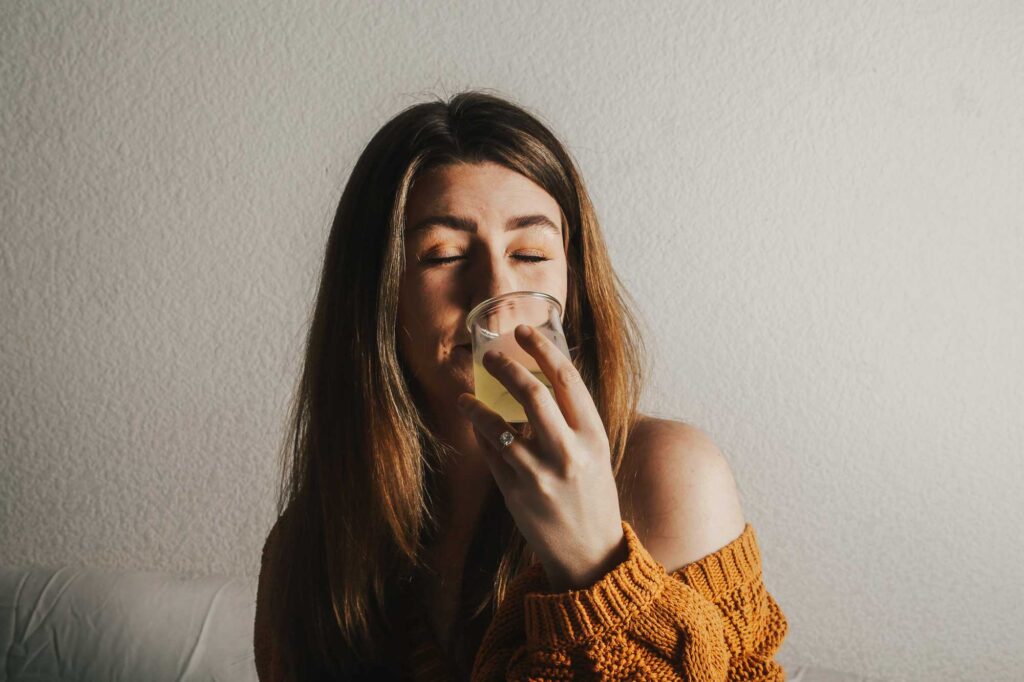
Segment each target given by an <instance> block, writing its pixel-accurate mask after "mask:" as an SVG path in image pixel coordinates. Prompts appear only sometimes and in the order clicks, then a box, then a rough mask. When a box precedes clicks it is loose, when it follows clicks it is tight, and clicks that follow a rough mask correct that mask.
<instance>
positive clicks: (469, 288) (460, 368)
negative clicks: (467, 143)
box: [398, 163, 567, 421]
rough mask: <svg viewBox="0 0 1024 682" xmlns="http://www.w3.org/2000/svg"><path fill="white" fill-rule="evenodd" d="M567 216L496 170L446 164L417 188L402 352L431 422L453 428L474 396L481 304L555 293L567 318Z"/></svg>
mask: <svg viewBox="0 0 1024 682" xmlns="http://www.w3.org/2000/svg"><path fill="white" fill-rule="evenodd" d="M560 216H561V214H560V212H559V208H558V203H557V202H556V201H555V200H554V198H553V197H552V196H551V195H549V194H548V193H547V192H545V191H544V190H543V189H541V188H540V186H538V185H537V184H535V183H534V182H533V181H532V180H529V179H528V178H526V177H525V176H523V175H520V174H519V173H516V172H515V171H511V170H509V169H507V168H505V167H504V166H501V165H498V164H494V163H482V164H456V165H450V166H443V167H440V168H437V169H434V170H432V171H430V172H429V173H426V174H424V175H422V176H420V177H419V178H418V179H417V180H416V182H415V183H414V185H413V187H412V189H411V191H410V194H409V197H408V201H407V203H406V213H405V225H406V229H405V263H406V265H405V271H404V272H403V274H402V282H401V286H400V290H399V300H398V352H399V355H400V356H401V357H402V358H403V359H404V361H405V362H406V364H407V366H408V367H409V368H410V370H411V371H412V372H413V374H414V375H415V378H416V380H417V381H418V383H419V386H420V387H421V389H422V391H423V392H424V394H425V397H426V399H427V401H428V405H429V406H430V409H431V412H433V416H434V417H437V416H438V415H448V416H449V418H452V420H453V421H454V417H453V416H454V415H458V414H459V412H458V411H457V410H456V409H455V399H456V398H457V397H458V396H459V394H460V393H463V392H469V393H472V392H473V354H472V347H471V345H470V335H469V332H468V330H467V329H466V316H467V315H468V314H469V312H470V310H472V309H473V307H474V306H476V304H478V303H480V302H481V301H484V300H486V299H488V298H491V297H493V296H497V295H499V294H503V293H506V292H509V291H518V290H522V289H528V290H531V291H542V292H544V293H547V294H550V295H551V296H553V297H554V298H556V299H558V301H559V303H561V304H562V310H565V297H566V282H567V264H566V259H565V252H564V250H563V246H562V230H563V229H564V226H563V225H562V224H561V217H560ZM523 218H529V220H520V219H523ZM517 221H518V223H517ZM517 224H525V226H523V227H516V225H517ZM508 228H512V229H508ZM436 259H445V260H440V261H439V260H436ZM449 259H450V260H449ZM539 259H543V260H539Z"/></svg>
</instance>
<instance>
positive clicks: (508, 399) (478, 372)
mask: <svg viewBox="0 0 1024 682" xmlns="http://www.w3.org/2000/svg"><path fill="white" fill-rule="evenodd" d="M517 362H520V363H522V361H521V360H519V359H518V358H517ZM535 363H536V361H534V363H533V364H535ZM530 374H532V375H533V376H535V377H536V378H537V379H538V380H540V382H541V383H542V384H544V385H545V386H547V387H548V391H550V392H551V396H552V397H554V395H555V389H553V388H552V387H551V382H550V381H548V378H547V376H546V375H545V374H544V372H542V371H541V370H539V369H536V370H534V369H531V370H530ZM473 381H474V383H475V386H474V394H475V395H476V399H477V400H479V401H480V402H482V403H483V404H485V405H487V406H488V407H489V408H491V409H492V410H494V411H495V412H497V413H498V414H500V415H501V416H502V418H503V419H504V420H505V421H507V422H508V423H510V424H513V423H517V422H518V423H522V422H526V421H529V419H527V417H526V410H524V409H523V406H522V405H521V404H520V403H519V401H518V400H516V399H515V398H514V397H512V394H511V393H509V392H508V389H507V388H505V386H504V384H502V383H501V382H500V381H498V380H497V379H496V378H495V377H494V375H493V374H491V373H490V372H488V371H487V369H486V368H484V366H483V364H482V363H481V362H480V360H479V359H478V358H473Z"/></svg>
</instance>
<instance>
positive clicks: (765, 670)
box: [256, 521, 788, 682]
mask: <svg viewBox="0 0 1024 682" xmlns="http://www.w3.org/2000/svg"><path fill="white" fill-rule="evenodd" d="M622 529H623V532H624V534H625V536H626V541H627V545H628V556H627V558H626V559H625V560H624V561H622V562H621V563H620V564H618V565H617V566H615V567H614V568H612V569H611V570H610V571H609V572H608V573H606V574H605V575H604V576H603V577H601V578H600V579H599V580H598V581H597V582H596V583H594V584H593V585H591V586H590V587H587V588H584V589H580V590H570V591H566V592H559V593H551V590H550V587H549V584H548V582H547V578H546V576H545V574H544V570H543V568H542V567H541V565H540V564H539V563H536V564H534V565H533V566H531V567H530V568H528V569H527V570H525V571H523V572H522V573H520V574H519V575H517V576H516V577H515V578H514V579H513V580H512V582H511V584H510V585H509V589H508V592H507V593H506V595H505V599H504V600H503V601H502V603H501V605H500V606H499V607H498V610H497V612H496V613H495V614H494V617H493V618H492V619H491V622H490V625H489V626H488V628H487V630H486V632H485V634H484V637H483V641H482V642H481V645H480V648H479V650H478V651H477V653H476V658H475V662H474V665H473V671H472V675H471V680H472V682H490V681H492V680H493V681H497V680H510V681H520V680H521V681H523V682H527V681H529V682H541V681H546V680H658V681H661V680H688V681H695V682H696V681H698V680H700V681H705V680H707V681H710V680H717V681H719V682H726V681H734V680H759V681H773V682H776V681H780V680H785V679H786V677H785V675H786V673H785V670H783V668H782V666H781V665H779V663H777V662H776V661H775V654H776V652H777V651H778V649H779V647H780V646H781V644H782V640H783V639H784V638H785V636H786V633H787V630H788V625H787V622H786V618H785V616H784V615H783V613H782V611H781V609H780V608H779V606H778V604H777V603H776V602H775V600H774V599H773V598H772V597H771V595H770V594H769V593H768V592H767V590H766V589H765V586H764V583H763V582H762V575H761V555H760V551H759V548H758V545H757V539H756V537H755V536H754V529H753V527H752V526H751V525H750V524H749V523H748V524H746V526H745V527H744V530H743V532H742V533H741V534H740V535H739V536H738V537H737V538H735V539H734V540H732V541H731V542H729V543H728V544H727V545H725V546H724V547H722V548H721V549H719V550H718V551H716V552H714V553H712V554H709V555H707V556H705V557H703V558H702V559H699V560H698V561H695V562H693V563H690V564H687V565H686V566H684V567H682V568H680V569H679V570H677V571H674V572H673V573H671V574H669V573H667V572H666V571H665V568H664V566H662V565H661V564H660V563H658V562H657V561H656V560H655V559H654V558H653V557H652V556H651V555H650V554H649V553H648V551H647V549H646V548H645V547H644V546H643V545H642V544H641V543H640V541H639V539H638V538H637V536H636V533H635V532H634V531H633V529H632V527H631V526H630V525H629V523H627V522H625V521H623V522H622ZM407 619H408V622H407V625H408V629H407V634H408V635H409V637H410V641H411V642H412V645H411V647H410V650H409V651H408V656H409V658H408V661H407V667H408V669H410V670H411V671H412V679H414V680H417V681H419V682H454V681H455V680H456V679H457V678H456V675H455V674H454V672H453V670H454V669H453V667H452V666H451V665H449V663H448V661H446V660H445V658H444V656H443V654H442V653H441V650H440V646H439V645H438V644H437V642H436V641H435V640H434V638H433V636H432V635H431V633H430V631H429V629H428V628H427V626H426V624H425V622H424V620H425V619H424V617H423V614H422V613H420V612H418V611H416V610H409V611H408V612H407ZM259 621H260V618H259V617H258V616H257V631H256V660H257V664H258V665H257V668H258V669H260V670H259V672H260V679H261V680H263V681H264V682H268V680H271V679H273V676H272V675H271V674H268V670H267V669H268V668H269V667H270V665H269V663H263V664H262V665H259V664H260V663H261V661H266V660H268V658H269V652H268V651H266V649H268V648H269V641H268V639H267V634H266V633H264V632H261V627H260V623H259Z"/></svg>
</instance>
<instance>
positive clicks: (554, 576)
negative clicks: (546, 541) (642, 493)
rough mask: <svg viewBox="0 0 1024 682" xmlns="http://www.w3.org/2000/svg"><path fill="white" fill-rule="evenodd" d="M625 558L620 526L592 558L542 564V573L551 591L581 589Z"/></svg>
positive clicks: (627, 548) (623, 539)
mask: <svg viewBox="0 0 1024 682" xmlns="http://www.w3.org/2000/svg"><path fill="white" fill-rule="evenodd" d="M627 558H629V545H628V544H627V542H626V535H625V534H624V533H623V532H622V527H621V526H620V527H619V534H618V538H617V539H616V540H615V541H614V542H613V543H612V544H611V546H610V547H609V548H607V549H605V550H604V551H603V552H600V553H598V554H597V555H595V556H594V557H593V558H592V559H590V560H586V561H580V562H577V563H574V564H573V565H561V564H552V565H544V573H545V576H546V577H547V580H548V585H549V586H550V587H551V590H552V592H556V593H557V592H567V591H569V590H582V589H585V588H587V587H590V586H591V585H593V584H594V583H596V582H597V581H599V580H600V579H601V578H603V577H604V576H605V575H607V574H608V573H609V572H610V571H611V570H612V569H613V568H615V567H616V566H618V565H619V564H621V563H622V562H623V561H625V560H626V559H627Z"/></svg>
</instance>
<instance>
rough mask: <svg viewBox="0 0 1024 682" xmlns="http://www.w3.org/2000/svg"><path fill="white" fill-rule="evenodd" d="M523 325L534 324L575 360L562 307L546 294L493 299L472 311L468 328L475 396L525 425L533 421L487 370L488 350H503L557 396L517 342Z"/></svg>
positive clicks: (516, 294) (521, 293) (519, 293)
mask: <svg viewBox="0 0 1024 682" xmlns="http://www.w3.org/2000/svg"><path fill="white" fill-rule="evenodd" d="M520 324H528V325H530V326H531V327H533V328H534V331H536V332H538V333H541V334H543V335H544V336H546V337H548V338H549V339H551V341H552V342H554V344H555V345H556V346H557V347H558V349H559V350H560V351H562V353H563V354H564V355H565V357H567V358H570V359H571V357H572V356H570V355H569V347H568V345H567V344H566V341H565V333H564V332H563V330H562V305H561V303H559V302H558V299H556V298H555V297H553V296H551V295H549V294H545V293H544V292H542V291H512V292H509V293H506V294H502V295H500V296H495V297H494V298H489V299H487V300H486V301H483V302H482V303H480V304H479V305H477V306H476V307H475V308H473V310H471V311H470V312H469V315H468V316H467V317H466V328H467V329H468V330H469V334H470V337H471V338H472V342H473V382H474V389H473V392H474V395H475V396H476V398H477V400H479V401H480V402H482V403H484V404H485V405H487V406H488V407H490V408H491V409H492V410H494V411H495V412H497V413H498V414H500V415H501V416H502V417H503V418H504V419H505V421H507V422H508V423H510V424H516V423H519V424H521V423H523V422H528V421H529V420H528V419H527V417H526V411H525V410H523V406H522V405H521V404H520V403H519V401H518V400H516V399H515V398H513V397H512V395H511V394H510V393H509V392H508V391H507V390H506V389H505V386H504V385H503V384H502V383H501V382H500V381H498V380H497V379H496V378H495V377H494V376H493V375H492V374H491V373H490V372H488V371H487V370H486V369H484V366H483V357H484V353H486V352H487V351H488V350H491V349H496V350H500V351H501V352H503V353H504V354H505V355H506V356H508V357H510V358H512V359H514V360H515V361H516V362H518V363H520V364H522V365H523V366H525V367H526V368H527V369H528V370H530V372H531V373H532V374H533V375H534V376H535V377H537V378H538V379H539V380H540V381H541V383H543V384H544V385H545V386H547V387H548V391H550V392H551V395H552V396H554V389H553V388H552V387H551V381H550V380H549V379H548V378H547V376H546V375H545V374H544V372H543V371H541V369H540V367H539V366H538V365H537V361H536V360H534V359H533V356H532V355H530V354H529V353H527V352H526V350H525V349H524V348H523V347H522V346H520V345H519V342H518V341H516V339H515V328H516V327H517V326H518V325H520Z"/></svg>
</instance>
